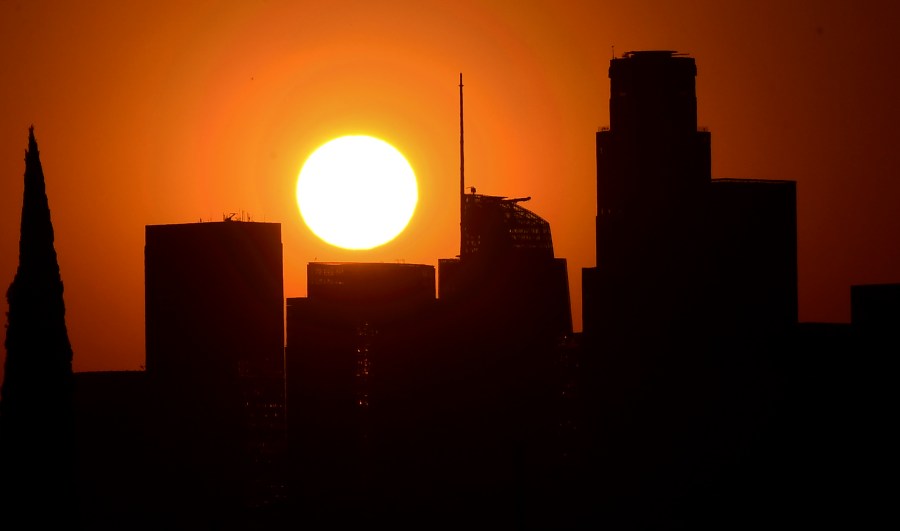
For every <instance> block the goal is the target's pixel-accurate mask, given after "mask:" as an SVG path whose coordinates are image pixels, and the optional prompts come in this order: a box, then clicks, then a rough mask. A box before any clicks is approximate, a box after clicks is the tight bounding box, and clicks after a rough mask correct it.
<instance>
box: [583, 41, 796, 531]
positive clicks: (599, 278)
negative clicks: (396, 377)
mask: <svg viewBox="0 0 900 531" xmlns="http://www.w3.org/2000/svg"><path fill="white" fill-rule="evenodd" d="M696 75H697V68H696V64H695V62H694V59H693V58H691V57H688V56H685V55H684V54H679V53H676V52H672V51H638V52H628V53H626V54H624V55H623V56H622V57H618V58H614V59H612V61H611V62H610V66H609V78H610V98H609V110H610V126H609V128H606V129H603V130H601V131H600V132H598V133H597V265H596V267H594V268H588V269H585V270H584V271H583V300H584V323H583V325H584V339H585V344H584V345H585V346H584V351H583V353H582V356H581V360H580V361H581V368H582V371H583V372H582V375H583V378H584V380H585V382H586V385H584V387H583V389H584V391H585V393H584V394H585V401H586V405H587V406H588V409H587V411H588V412H589V413H588V414H587V415H586V418H585V420H584V421H583V422H584V425H585V428H586V429H585V430H584V432H585V436H586V439H585V445H586V447H588V448H590V450H591V451H590V456H589V458H588V462H587V466H586V467H585V470H586V473H587V474H588V478H587V479H586V481H588V482H590V481H591V480H594V481H595V482H594V483H593V484H594V485H595V486H596V490H594V491H593V492H592V493H591V495H590V496H591V499H592V500H593V502H595V504H596V505H593V506H592V508H591V509H590V511H591V512H592V513H593V516H594V517H595V518H599V519H600V520H601V521H603V522H605V523H606V524H608V525H609V526H610V527H615V528H671V527H673V526H675V527H678V526H679V525H683V526H686V527H690V528H700V527H705V526H708V525H710V524H711V523H712V522H714V521H716V520H717V519H719V518H722V517H723V515H726V516H727V515H728V514H737V513H740V512H742V511H745V510H746V507H748V505H746V504H747V503H748V500H752V499H754V497H753V496H754V493H755V491H756V490H757V489H759V488H761V486H762V485H763V484H764V483H765V480H764V479H763V476H762V475H760V474H758V471H759V470H763V469H764V468H762V467H761V466H757V465H759V464H760V463H765V462H766V459H765V457H759V456H760V455H765V456H773V454H772V453H771V452H770V450H760V448H759V447H754V446H753V443H752V441H753V440H754V437H756V438H759V439H766V438H768V437H771V438H770V439H767V441H768V442H767V443H766V444H770V443H771V442H772V441H776V440H777V434H776V432H777V430H775V431H773V430H774V428H771V426H772V424H773V423H774V422H776V421H775V420H773V419H775V418H776V417H777V415H776V414H775V413H774V411H776V410H777V404H779V403H780V402H779V401H780V400H781V398H780V397H781V396H783V394H784V392H785V391H784V387H783V382H784V381H785V379H786V378H787V372H788V369H787V368H786V367H787V366H786V365H785V364H784V363H783V359H782V358H780V357H779V354H783V353H785V352H786V351H787V345H788V344H791V341H792V338H793V336H792V335H791V334H792V333H793V332H794V327H795V326H796V324H797V232H796V231H797V226H796V187H795V184H794V183H793V182H790V181H749V180H738V179H722V180H715V181H713V180H712V179H711V171H710V152H711V149H710V134H709V132H707V131H705V130H698V127H697V97H696V90H695V78H696ZM739 434H740V435H739ZM747 434H753V435H747ZM762 434H764V435H762ZM773 434H775V435H773ZM745 435H746V438H745ZM754 452H759V453H758V454H757V455H754ZM751 455H752V456H753V457H752V459H758V461H756V462H755V463H756V464H757V465H748V464H747V463H748V462H750V461H751V458H750V457H748V458H747V459H746V460H744V457H741V458H736V456H751ZM765 470H769V471H771V470H772V469H771V468H765ZM710 500H715V501H714V502H710ZM588 505H589V506H590V503H589V504H588ZM711 505H715V506H717V507H722V508H723V509H721V510H720V509H716V510H711V509H710V506H711ZM770 509H771V505H768V506H766V507H764V508H762V509H761V511H763V513H764V514H767V515H771V514H773V513H772V512H769V511H770Z"/></svg>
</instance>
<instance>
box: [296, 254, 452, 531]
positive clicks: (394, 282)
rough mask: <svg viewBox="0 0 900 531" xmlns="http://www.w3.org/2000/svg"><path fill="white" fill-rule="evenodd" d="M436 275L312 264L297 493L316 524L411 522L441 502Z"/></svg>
mask: <svg viewBox="0 0 900 531" xmlns="http://www.w3.org/2000/svg"><path fill="white" fill-rule="evenodd" d="M434 273H435V272H434V266H429V265H422V264H405V263H359V262H356V263H354V262H337V263H324V262H312V263H310V264H308V266H307V286H308V287H307V297H297V298H288V299H287V348H286V351H285V352H286V357H287V383H288V395H287V396H288V401H287V407H288V427H289V432H288V433H289V444H290V449H291V451H290V453H291V460H290V479H291V481H290V484H289V488H290V492H291V496H292V498H293V499H294V500H295V501H296V503H297V507H298V515H299V517H300V518H301V520H302V521H304V522H305V523H306V524H309V525H312V526H314V527H319V526H333V525H337V526H342V525H357V524H359V525H361V524H363V523H364V522H371V521H373V520H375V521H386V522H392V523H393V524H400V523H401V521H400V520H399V519H400V518H413V516H412V515H413V513H414V512H415V511H417V510H424V509H425V508H424V504H426V503H428V502H430V501H434V500H433V499H432V498H430V497H428V496H427V493H428V492H429V489H430V488H431V487H432V486H433V483H432V482H435V481H438V476H437V475H436V474H432V473H431V472H432V470H431V469H430V468H429V466H430V465H433V463H435V460H434V453H433V452H434V451H435V448H436V442H435V440H434V439H433V438H432V437H431V434H432V433H433V432H434V430H433V427H434V426H436V425H439V424H440V422H441V420H442V419H441V415H440V413H439V412H437V411H435V409H434V408H433V407H432V406H433V404H434V402H435V399H436V398H437V396H438V394H439V392H438V390H437V389H435V388H434V385H433V384H435V383H436V382H438V381H439V376H438V374H437V372H438V371H439V367H440V366H441V363H442V361H441V356H440V354H439V352H438V346H439V345H440V343H439V339H438V338H439V330H438V329H437V328H436V327H438V326H439V324H438V322H437V321H436V315H435V303H436V300H435V274H434ZM419 496H422V497H419Z"/></svg>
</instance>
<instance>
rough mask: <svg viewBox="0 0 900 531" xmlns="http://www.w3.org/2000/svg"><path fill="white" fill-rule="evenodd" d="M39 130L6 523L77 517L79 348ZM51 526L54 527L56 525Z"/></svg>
mask: <svg viewBox="0 0 900 531" xmlns="http://www.w3.org/2000/svg"><path fill="white" fill-rule="evenodd" d="M53 240H54V237H53V225H52V223H51V221H50V208H49V204H48V200H47V193H46V188H45V183H44V171H43V168H42V166H41V159H40V154H39V152H38V146H37V141H36V140H35V137H34V128H33V127H31V128H30V129H29V131H28V149H27V151H26V152H25V189H24V196H23V199H22V225H21V237H20V240H19V267H18V270H17V271H16V276H15V279H14V280H13V282H12V284H11V285H10V286H9V290H8V291H7V292H6V298H7V300H8V301H9V313H8V314H7V327H6V342H5V346H6V366H5V374H4V380H3V388H2V397H0V462H2V473H0V483H2V485H3V490H2V492H0V507H2V509H3V510H2V513H0V514H2V516H0V517H2V518H3V520H4V521H5V522H6V523H9V524H11V523H12V522H14V521H19V522H21V521H23V520H22V519H27V521H28V522H29V524H30V525H34V526H37V527H41V526H42V525H45V524H47V523H48V521H47V520H45V518H48V517H49V515H48V513H47V509H46V508H47V507H54V511H56V510H59V511H63V512H68V513H69V514H71V513H72V509H73V508H74V506H75V492H74V482H73V479H74V477H73V474H74V444H75V441H74V413H73V375H72V347H71V345H70V343H69V336H68V332H67V330H66V320H65V312H66V310H65V303H64V302H63V283H62V279H61V276H60V272H59V264H58V262H57V258H56V249H55V247H54V244H53ZM50 521H52V520H50Z"/></svg>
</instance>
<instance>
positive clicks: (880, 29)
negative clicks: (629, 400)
mask: <svg viewBox="0 0 900 531" xmlns="http://www.w3.org/2000/svg"><path fill="white" fill-rule="evenodd" d="M893 4H894V2H892V1H888V0H885V1H879V2H874V1H859V0H849V1H832V2H824V1H804V2H797V1H789V0H778V1H732V2H721V1H719V0H708V1H707V0H703V1H695V2H647V1H629V2H602V1H582V2H567V1H559V0H554V1H523V2H509V1H496V2H491V1H467V0H457V1H453V2H449V1H441V2H429V1H422V0H417V1H385V0H381V1H378V2H371V1H365V2H362V1H359V2H347V1H344V2H341V1H329V2H319V3H313V2H297V1H232V2H214V1H208V2H160V1H159V0H156V1H153V2H144V1H135V2H121V1H118V0H117V1H106V2H93V1H88V2H39V1H19V2H14V1H8V0H3V1H0V40H2V46H0V73H2V82H0V286H2V287H3V288H4V291H5V286H8V284H9V283H10V282H11V281H12V279H13V277H14V274H15V269H16V264H17V259H18V256H17V254H18V231H19V216H20V213H21V200H22V185H23V184H22V175H23V172H24V161H23V154H24V150H25V148H26V147H27V138H28V127H29V126H30V125H32V124H34V126H35V134H36V137H37V141H38V145H39V147H40V150H41V160H42V162H43V166H44V173H45V176H46V180H47V191H48V196H49V201H50V208H51V213H52V218H53V224H54V229H55V231H56V250H57V253H58V255H59V262H60V267H61V272H62V277H63V282H64V284H65V301H66V307H67V323H68V330H69V336H70V338H71V341H72V345H73V350H74V352H75V359H74V367H75V370H77V371H86V370H124V369H138V368H140V367H141V366H142V364H143V360H144V322H143V319H144V316H143V301H144V293H143V289H144V287H143V245H144V226H145V225H147V224H158V223H184V222H194V221H198V220H199V219H200V218H202V219H204V220H209V219H211V220H221V219H222V215H223V213H227V212H240V211H244V212H247V213H249V214H250V216H251V217H252V218H253V219H255V220H258V221H274V222H279V223H281V224H282V241H283V243H284V270H285V296H286V297H298V296H304V295H305V294H306V293H305V283H306V278H305V270H306V264H307V262H310V261H313V260H319V261H324V260H333V261H338V260H351V261H396V260H402V261H405V262H408V263H424V264H432V265H437V260H438V258H445V257H452V256H454V255H456V254H457V253H458V245H459V242H458V218H457V216H458V212H459V206H458V197H457V195H456V194H457V190H458V174H459V173H458V172H459V159H458V156H459V147H458V134H459V131H458V125H459V119H458V88H457V82H458V75H459V73H460V72H462V73H463V75H464V83H465V85H466V89H465V90H466V92H465V98H466V99H465V102H466V109H465V116H466V124H465V128H466V177H467V184H470V185H474V186H476V187H477V188H478V191H479V192H480V193H486V194H492V195H506V196H516V197H518V196H532V197H533V199H532V200H531V201H530V202H528V203H525V204H524V205H523V206H525V207H526V208H528V209H530V210H532V211H534V212H535V213H537V214H538V215H540V216H542V217H544V218H545V219H547V220H548V221H549V222H550V224H551V227H552V230H553V238H554V242H555V249H556V255H557V256H558V257H563V258H566V259H567V260H568V264H569V282H570V286H571V292H572V302H573V311H574V317H575V323H576V328H577V329H580V323H581V269H582V268H583V267H590V266H594V265H595V263H594V256H595V254H594V253H595V250H594V215H595V212H596V197H595V194H596V184H595V179H596V173H595V172H596V168H595V153H594V134H595V132H596V131H597V130H598V129H599V128H600V127H601V126H605V125H608V98H609V79H608V77H607V68H608V65H609V59H610V57H611V54H612V49H613V48H612V47H613V46H614V47H615V53H616V54H617V55H618V54H620V53H623V52H626V51H629V50H641V49H671V50H677V51H681V52H687V53H689V54H690V55H692V56H693V57H694V58H695V59H696V61H697V65H698V71H699V73H698V78H697V95H698V104H699V123H700V124H701V125H702V126H705V127H708V128H709V130H710V131H711V133H712V169H713V176H714V177H733V178H759V179H792V180H796V181H797V183H798V227H799V228H798V231H799V233H798V239H799V253H800V254H799V280H800V318H801V320H803V321H832V322H846V321H848V320H849V315H850V313H849V302H850V300H849V287H850V285H851V284H858V283H870V282H900V245H898V243H897V242H898V238H897V237H898V234H900V214H898V206H900V174H898V167H900V149H897V148H896V145H895V144H896V140H897V134H896V130H897V127H898V124H900V105H898V103H897V98H898V95H900V81H898V72H900V59H898V58H900V39H897V35H896V27H897V25H898V22H900V16H898V15H900V9H898V8H897V7H893ZM350 133H364V134H370V135H375V136H378V137H381V138H383V139H385V140H387V141H389V142H391V143H392V144H393V145H394V146H396V147H397V148H398V149H400V150H401V151H403V152H404V153H405V154H406V156H407V158H408V159H409V161H410V163H411V164H412V166H413V168H414V169H415V170H416V173H417V176H418V178H419V186H420V200H419V207H418V209H417V211H416V213H415V215H414V217H413V219H412V221H411V223H410V226H409V227H408V229H407V231H406V232H405V233H404V234H403V235H401V236H400V237H399V238H397V239H396V240H395V241H393V242H391V243H390V244H388V245H385V246H383V247H380V248H377V249H374V250H370V251H363V252H360V251H355V252H354V251H342V250H340V249H337V248H333V247H330V246H328V245H327V244H324V243H322V242H321V241H319V240H318V239H317V238H316V237H315V236H313V235H312V234H311V233H310V232H309V231H308V229H307V228H306V227H305V226H304V225H303V223H302V221H301V219H300V216H299V213H298V211H297V207H296V203H295V197H294V186H295V184H296V177H297V173H298V171H299V169H300V166H301V164H302V162H303V160H304V158H305V157H306V156H307V155H308V154H309V153H310V152H311V151H312V150H313V149H314V148H315V147H316V146H318V145H320V144H322V143H323V142H325V141H327V140H329V139H330V138H332V137H335V136H339V135H344V134H350ZM0 305H2V306H4V307H5V305H6V302H5V300H3V302H2V303H0ZM0 370H2V369H0Z"/></svg>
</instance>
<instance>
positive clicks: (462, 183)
mask: <svg viewBox="0 0 900 531" xmlns="http://www.w3.org/2000/svg"><path fill="white" fill-rule="evenodd" d="M464 146H465V141H464V134H463V82H462V72H460V73H459V253H460V256H462V248H463V241H464V240H465V225H464V224H465V220H466V197H465V195H466V157H465V149H464Z"/></svg>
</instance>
